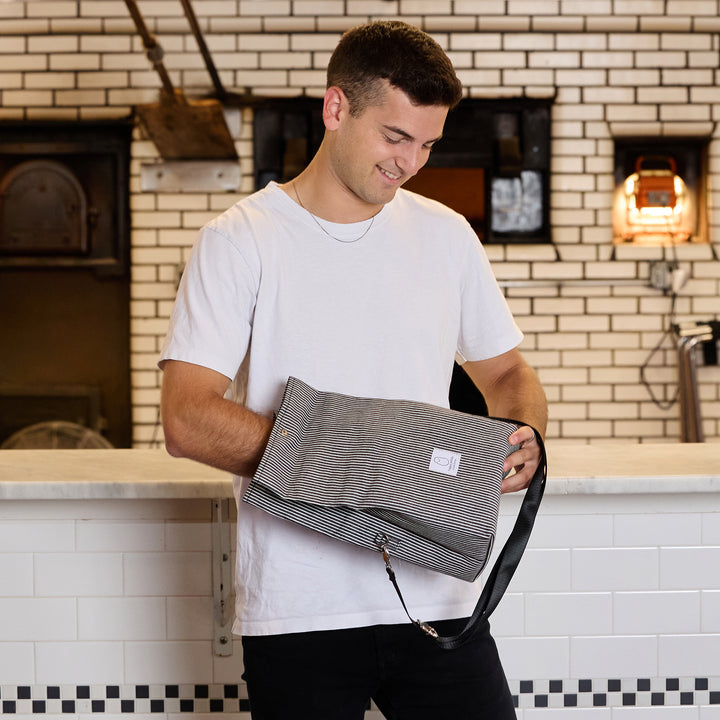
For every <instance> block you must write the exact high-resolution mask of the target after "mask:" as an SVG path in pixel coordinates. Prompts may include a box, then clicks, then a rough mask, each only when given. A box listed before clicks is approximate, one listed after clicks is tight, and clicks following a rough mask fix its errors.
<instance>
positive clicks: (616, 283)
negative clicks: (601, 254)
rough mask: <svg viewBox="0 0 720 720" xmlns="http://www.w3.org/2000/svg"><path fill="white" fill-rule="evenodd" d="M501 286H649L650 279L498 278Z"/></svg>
mask: <svg viewBox="0 0 720 720" xmlns="http://www.w3.org/2000/svg"><path fill="white" fill-rule="evenodd" d="M498 285H500V287H506V288H532V287H620V286H623V287H648V281H647V280H642V279H637V280H613V279H607V280H498Z"/></svg>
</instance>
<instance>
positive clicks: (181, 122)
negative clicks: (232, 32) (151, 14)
mask: <svg viewBox="0 0 720 720" xmlns="http://www.w3.org/2000/svg"><path fill="white" fill-rule="evenodd" d="M125 4H126V5H127V7H128V10H129V11H130V15H131V16H132V19H133V21H134V22H135V26H136V27H137V30H138V33H139V34H140V37H141V38H142V41H143V46H144V47H145V50H146V53H147V57H148V60H150V62H152V64H153V67H154V68H155V70H156V71H157V72H158V74H159V75H160V80H161V81H162V89H161V90H160V99H159V101H158V102H157V103H152V104H150V105H138V106H137V108H136V110H137V113H138V116H139V118H140V122H141V123H142V125H143V126H144V128H145V130H146V132H147V134H148V135H149V137H150V139H151V140H152V141H153V142H154V143H155V145H156V147H157V149H158V151H159V152H160V154H161V155H162V157H163V158H164V159H166V160H190V159H192V160H200V159H203V160H218V159H236V158H237V152H236V150H235V144H234V142H233V139H232V137H231V135H230V131H229V129H228V126H227V122H226V120H225V114H224V112H223V106H222V104H221V103H220V102H219V101H218V100H216V99H214V98H210V99H202V100H192V101H191V100H188V99H187V98H186V97H185V94H184V93H183V91H182V90H178V89H175V88H174V87H173V84H172V82H171V80H170V76H169V75H168V72H167V70H166V69H165V65H164V64H163V61H162V59H163V55H164V52H163V49H162V47H161V46H160V44H159V43H158V41H157V39H156V38H155V37H154V36H153V35H152V34H151V33H150V31H149V30H148V27H147V25H146V24H145V21H144V19H143V17H142V15H141V14H140V9H139V8H138V5H137V2H136V0H125ZM185 10H186V14H188V13H189V7H188V5H187V4H185ZM188 17H190V15H189V14H188ZM192 17H193V18H194V15H193V16H192ZM193 31H195V28H194V27H193ZM201 49H203V50H204V43H203V45H201ZM213 80H214V81H215V82H216V86H217V80H216V78H215V77H213Z"/></svg>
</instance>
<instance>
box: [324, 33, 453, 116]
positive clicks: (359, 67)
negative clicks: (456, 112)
mask: <svg viewBox="0 0 720 720" xmlns="http://www.w3.org/2000/svg"><path fill="white" fill-rule="evenodd" d="M381 80H387V81H389V83H390V84H391V85H392V86H394V87H397V88H399V89H400V90H402V91H403V92H404V93H405V94H406V95H407V96H408V97H409V98H410V100H411V101H412V102H413V103H415V104H417V105H444V106H446V107H448V108H453V107H455V106H456V105H457V104H458V103H459V102H460V100H461V98H462V84H461V83H460V80H458V77H457V75H456V74H455V69H454V68H453V66H452V63H451V62H450V58H448V56H447V55H446V54H445V51H444V50H443V49H442V48H441V47H440V46H439V45H438V44H437V43H436V42H435V40H433V39H432V38H431V37H430V36H429V35H428V34H427V33H425V32H423V31H422V30H420V29H418V28H416V27H413V26H412V25H408V24H407V23H404V22H400V21H398V20H385V21H378V22H374V23H368V24H366V25H359V26H358V27H355V28H352V29H350V30H348V31H347V32H345V33H344V35H343V36H342V38H340V42H339V43H338V45H337V47H336V48H335V51H334V52H333V54H332V56H331V58H330V62H329V63H328V69H327V87H333V86H336V87H339V88H340V89H341V90H342V91H343V92H344V93H345V95H346V96H347V98H348V101H349V102H350V112H351V114H352V115H355V116H357V115H360V114H361V113H362V112H363V111H364V110H365V108H366V107H368V106H369V105H373V104H375V103H377V102H379V101H380V99H381V97H382V95H381V92H382V90H381V85H380V82H379V81H381Z"/></svg>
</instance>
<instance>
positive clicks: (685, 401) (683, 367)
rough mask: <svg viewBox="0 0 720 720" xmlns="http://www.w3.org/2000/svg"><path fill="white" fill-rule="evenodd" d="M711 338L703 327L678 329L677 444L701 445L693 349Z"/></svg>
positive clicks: (707, 329)
mask: <svg viewBox="0 0 720 720" xmlns="http://www.w3.org/2000/svg"><path fill="white" fill-rule="evenodd" d="M712 338H713V333H712V329H711V328H710V327H709V326H707V325H700V326H696V327H693V328H683V329H681V330H680V335H679V337H678V341H677V346H678V391H679V403H680V441H681V442H705V433H704V431H703V426H702V413H701V412H700V394H699V391H698V383H697V366H696V364H695V359H694V357H693V350H694V348H695V347H696V346H697V345H698V343H701V342H706V341H707V340H711V339H712Z"/></svg>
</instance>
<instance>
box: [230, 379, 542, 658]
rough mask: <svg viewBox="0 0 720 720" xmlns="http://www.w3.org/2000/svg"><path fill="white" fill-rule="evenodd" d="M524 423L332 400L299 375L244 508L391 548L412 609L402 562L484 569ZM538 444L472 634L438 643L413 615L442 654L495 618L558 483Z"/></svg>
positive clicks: (474, 573) (460, 570)
mask: <svg viewBox="0 0 720 720" xmlns="http://www.w3.org/2000/svg"><path fill="white" fill-rule="evenodd" d="M517 427H518V423H515V422H513V421H511V420H501V419H496V418H488V417H481V416H477V415H470V414H467V413H462V412H458V411H455V410H449V409H447V408H441V407H437V406H435V405H430V404H428V403H420V402H414V401H406V400H383V399H375V398H358V397H352V396H349V395H342V394H340V393H332V392H322V391H318V390H315V389H313V388H312V387H310V386H309V385H307V384H306V383H304V382H302V381H301V380H298V379H297V378H294V377H291V378H290V379H289V380H288V383H287V386H286V388H285V394H284V396H283V400H282V404H281V406H280V409H279V411H278V413H277V416H276V419H275V424H274V426H273V430H272V433H271V435H270V440H269V442H268V445H267V447H266V449H265V452H264V454H263V457H262V459H261V461H260V465H259V467H258V469H257V471H256V473H255V475H254V477H253V479H252V481H251V482H250V485H249V487H248V489H247V491H246V493H245V495H244V497H243V502H246V503H248V504H250V505H253V506H255V507H258V508H261V509H262V510H264V511H266V512H268V513H270V514H272V515H275V516H276V517H280V518H284V519H286V520H290V521H293V522H296V523H299V524H301V525H303V526H305V527H308V528H311V529H313V530H316V531H318V532H321V533H324V534H326V535H329V536H331V537H333V538H337V539H338V540H344V541H346V542H350V543H353V544H355V545H359V546H361V547H365V548H368V549H370V550H374V551H376V552H380V553H381V554H382V557H383V559H384V561H385V568H386V571H387V573H388V575H389V577H390V580H391V582H392V583H393V585H394V587H395V590H396V591H397V593H398V596H399V597H400V601H401V602H402V604H403V607H405V602H404V600H403V597H402V593H401V592H400V589H399V587H398V583H397V580H396V577H395V573H394V571H393V568H392V565H391V558H399V559H401V560H406V561H408V562H411V563H415V564H416V565H420V566H422V567H425V568H429V569H431V570H435V571H438V572H441V573H445V574H448V575H452V576H454V577H458V578H461V579H463V580H467V581H473V580H475V579H476V578H477V577H478V575H479V574H480V573H481V571H482V570H483V568H484V567H485V565H486V563H487V561H488V558H489V556H490V552H491V550H492V546H493V541H494V539H495V533H496V529H497V519H498V510H499V503H500V484H501V482H502V478H503V470H502V466H503V463H504V460H505V458H506V457H507V456H508V455H509V454H510V453H511V452H513V450H515V449H516V448H517V446H512V445H510V444H509V442H508V437H509V436H510V435H511V434H512V433H513V432H514V431H515V430H516V429H517ZM535 437H536V440H537V442H538V443H539V444H540V449H541V451H542V461H541V463H540V466H539V467H538V470H537V472H536V473H535V477H534V478H533V480H532V481H531V483H530V486H529V487H528V489H527V490H526V491H525V497H524V498H523V502H522V506H521V508H520V512H519V514H518V519H517V521H516V523H515V526H514V528H513V530H512V532H511V534H510V536H509V538H508V540H507V542H506V544H505V546H504V548H503V549H502V551H501V552H500V554H499V556H498V558H497V560H496V562H495V565H494V567H493V570H492V572H491V574H490V576H489V578H488V581H487V582H486V583H485V586H484V588H483V592H482V594H481V597H480V600H479V601H478V604H477V607H476V609H475V612H474V613H473V615H472V617H471V618H470V620H469V621H468V624H467V626H466V627H465V629H464V630H463V631H462V632H460V633H459V634H458V635H456V636H453V637H444V638H443V637H438V636H437V633H436V632H435V631H434V630H433V629H432V627H430V626H429V625H428V624H427V623H424V622H421V621H419V620H413V618H412V617H411V616H410V614H409V613H408V617H410V619H411V620H412V622H413V623H415V624H416V625H418V626H419V627H420V628H421V629H422V630H423V631H424V632H426V633H427V634H429V635H431V636H433V637H435V638H436V639H437V641H438V643H439V644H440V646H441V647H444V648H447V649H450V648H453V647H457V646H459V645H460V644H462V643H463V642H465V641H466V640H468V639H469V638H470V637H471V636H472V634H473V631H474V629H476V628H477V627H479V623H480V621H481V620H485V619H487V618H488V617H489V615H490V613H491V612H492V611H493V610H494V609H495V606H496V605H497V604H498V602H499V601H500V598H501V597H502V595H503V593H504V592H505V589H506V588H507V585H508V583H509V582H510V579H511V578H512V575H513V573H514V572H515V569H516V567H517V564H518V562H519V561H520V557H521V556H522V553H523V551H524V550H525V546H526V545H527V541H528V538H529V536H530V532H531V530H532V526H533V522H534V519H535V515H536V513H537V510H538V507H539V505H540V501H541V499H542V494H543V490H544V487H545V480H546V476H547V471H546V459H545V450H544V447H543V445H542V440H541V439H540V436H539V434H538V433H537V432H536V433H535ZM405 611H406V612H407V607H405Z"/></svg>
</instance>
